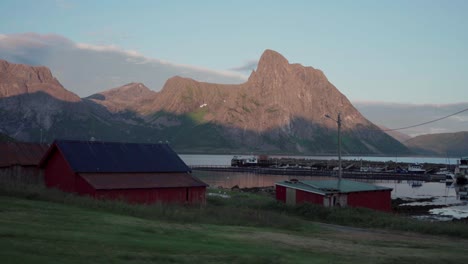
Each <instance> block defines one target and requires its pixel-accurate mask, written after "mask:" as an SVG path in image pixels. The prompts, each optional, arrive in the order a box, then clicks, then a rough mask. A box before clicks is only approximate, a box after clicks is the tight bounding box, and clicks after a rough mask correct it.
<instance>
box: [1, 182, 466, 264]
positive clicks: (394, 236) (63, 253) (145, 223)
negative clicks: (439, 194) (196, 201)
mask: <svg viewBox="0 0 468 264" xmlns="http://www.w3.org/2000/svg"><path fill="white" fill-rule="evenodd" d="M210 192H212V193H218V192H220V190H210ZM222 192H223V193H224V190H223V191H222ZM227 194H229V195H231V198H229V199H226V198H221V197H212V196H209V197H208V201H207V205H206V206H182V205H162V204H155V205H131V204H127V203H123V202H119V201H100V200H94V199H91V198H87V197H79V196H75V195H72V194H66V193H63V192H60V191H57V190H50V189H44V188H41V187H37V186H7V187H5V186H2V187H0V247H1V248H2V250H0V259H1V260H2V263H83V262H91V263H189V262H190V263H400V264H401V263H440V262H442V261H443V262H444V263H455V262H456V261H460V260H463V261H466V260H468V256H466V255H465V254H464V249H465V248H466V246H468V242H467V241H466V240H463V239H459V238H457V239H454V238H448V237H446V236H438V237H433V236H425V235H422V236H421V235H418V234H416V233H410V234H406V233H398V232H393V231H392V232H387V231H379V230H377V231H376V230H373V229H366V230H355V229H349V228H346V227H342V226H336V227H335V226H332V227H329V226H327V225H323V224H320V223H317V222H315V221H323V222H328V223H341V222H343V223H345V222H348V221H350V222H351V223H347V224H352V225H354V224H356V225H367V226H371V227H373V228H375V227H378V226H380V225H382V223H383V222H382V221H383V220H382V218H388V220H387V221H388V222H389V223H392V225H393V224H395V223H396V222H395V219H394V217H396V216H392V215H388V214H372V213H371V212H369V211H368V210H357V211H354V210H347V209H345V210H329V209H326V208H321V207H317V206H312V205H304V206H298V207H288V206H285V205H284V204H280V203H276V202H275V201H274V200H273V198H272V197H271V196H269V195H267V194H252V193H243V192H235V191H228V192H227ZM398 219H406V218H401V217H400V218H398ZM311 220H314V221H311ZM402 221H403V220H402ZM405 221H406V220H405ZM414 223H419V224H421V222H419V221H417V222H414ZM429 224H430V223H429ZM382 226H383V227H385V228H386V227H388V226H387V225H386V224H385V225H382ZM432 227H433V228H435V227H436V225H432ZM453 227H455V228H454V230H458V231H462V230H460V226H458V225H453ZM411 228H415V226H411ZM464 228H466V225H465V226H464ZM397 229H398V228H397ZM464 234H466V233H463V232H462V235H461V236H462V237H464V236H465V235H464ZM445 235H446V234H445ZM450 235H454V234H450ZM457 236H458V235H457Z"/></svg>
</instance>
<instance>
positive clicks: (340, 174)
mask: <svg viewBox="0 0 468 264" xmlns="http://www.w3.org/2000/svg"><path fill="white" fill-rule="evenodd" d="M325 117H326V118H328V119H331V120H333V121H335V122H336V124H337V125H338V188H337V189H338V191H339V190H340V187H341V177H342V174H343V170H342V168H341V113H338V118H337V119H336V120H335V119H333V118H332V117H331V116H329V115H325Z"/></svg>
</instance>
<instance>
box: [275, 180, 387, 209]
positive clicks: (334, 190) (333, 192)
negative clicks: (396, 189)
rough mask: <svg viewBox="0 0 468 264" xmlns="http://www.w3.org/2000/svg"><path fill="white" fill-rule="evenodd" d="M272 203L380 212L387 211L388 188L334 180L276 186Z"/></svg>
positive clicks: (297, 182)
mask: <svg viewBox="0 0 468 264" xmlns="http://www.w3.org/2000/svg"><path fill="white" fill-rule="evenodd" d="M275 185H276V199H277V200H279V201H283V202H285V203H287V204H291V205H296V204H301V203H305V202H308V203H314V204H320V205H323V206H325V207H333V206H341V207H346V206H349V207H365V208H370V209H374V210H380V211H391V209H392V206H391V202H392V200H391V192H392V188H387V187H381V186H375V185H372V184H367V183H363V182H356V181H349V180H341V183H340V186H339V188H338V181H337V180H327V181H298V180H290V181H283V182H278V183H276V184H275Z"/></svg>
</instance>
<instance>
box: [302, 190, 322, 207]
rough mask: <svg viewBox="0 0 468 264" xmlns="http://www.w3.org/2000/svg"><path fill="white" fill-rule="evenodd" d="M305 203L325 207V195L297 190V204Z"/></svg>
mask: <svg viewBox="0 0 468 264" xmlns="http://www.w3.org/2000/svg"><path fill="white" fill-rule="evenodd" d="M305 202H308V203H313V204H318V205H323V195H320V194H316V193H311V192H305V191H301V190H296V204H301V203H305Z"/></svg>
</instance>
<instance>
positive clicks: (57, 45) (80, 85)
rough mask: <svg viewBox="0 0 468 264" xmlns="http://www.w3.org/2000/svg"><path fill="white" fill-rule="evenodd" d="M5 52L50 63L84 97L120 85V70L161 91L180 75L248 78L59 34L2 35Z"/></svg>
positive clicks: (230, 80) (16, 59) (0, 48)
mask: <svg viewBox="0 0 468 264" xmlns="http://www.w3.org/2000/svg"><path fill="white" fill-rule="evenodd" d="M0 58H1V59H5V60H7V61H10V62H13V63H24V64H31V65H44V66H47V67H49V68H50V69H51V71H52V73H53V74H54V75H55V76H56V77H57V78H58V79H59V80H60V82H61V83H62V84H63V85H64V86H65V88H67V89H69V90H71V91H73V92H75V93H77V94H78V95H80V96H82V97H84V96H88V95H91V94H94V93H96V92H101V91H103V90H106V89H110V88H114V87H115V86H116V83H115V82H116V79H115V78H113V77H115V76H119V78H120V80H121V83H118V84H117V85H123V84H126V83H129V82H135V81H138V82H143V83H145V85H147V86H148V87H149V88H151V89H153V90H155V91H158V90H160V89H161V88H162V87H163V85H164V83H165V82H166V80H167V79H169V78H171V77H173V76H176V75H179V76H182V77H188V78H193V79H195V80H198V81H204V82H208V81H209V82H217V83H226V84H234V83H242V82H244V81H245V80H246V79H247V76H245V75H243V74H241V73H239V72H235V71H216V70H211V69H206V68H203V67H197V66H193V65H184V64H176V63H171V62H168V61H163V60H159V59H155V58H149V57H146V56H144V55H143V54H141V53H139V52H137V51H134V50H124V49H122V48H120V47H118V46H115V45H92V44H87V43H76V42H73V41H71V40H69V39H67V38H65V37H63V36H60V35H54V34H49V35H42V34H37V33H24V34H12V35H0Z"/></svg>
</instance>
